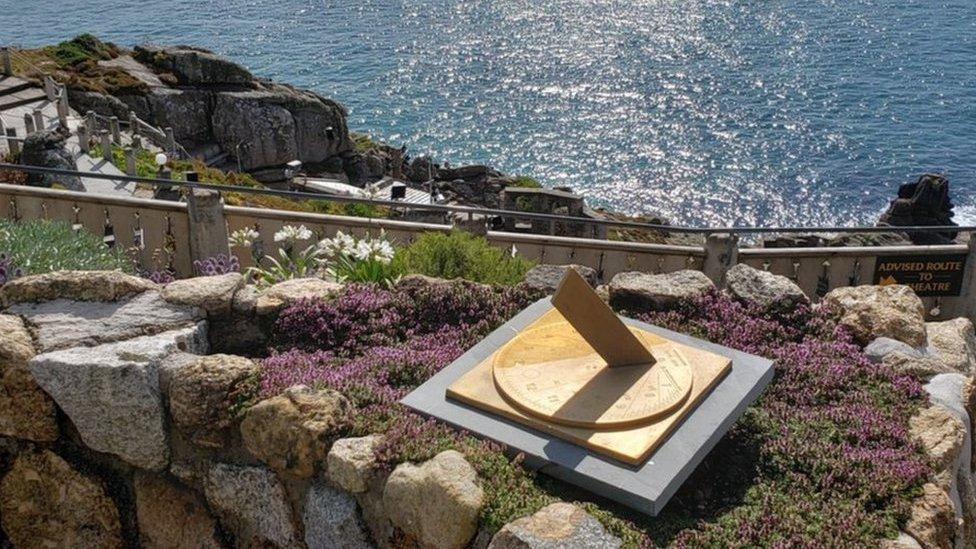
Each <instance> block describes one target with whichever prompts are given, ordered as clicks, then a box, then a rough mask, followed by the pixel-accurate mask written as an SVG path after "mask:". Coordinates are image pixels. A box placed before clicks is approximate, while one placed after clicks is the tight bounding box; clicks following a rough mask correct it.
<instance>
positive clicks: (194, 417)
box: [169, 355, 259, 448]
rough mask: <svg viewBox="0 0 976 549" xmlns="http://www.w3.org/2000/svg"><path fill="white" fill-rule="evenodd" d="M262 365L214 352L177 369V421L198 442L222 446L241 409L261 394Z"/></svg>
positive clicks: (172, 388)
mask: <svg viewBox="0 0 976 549" xmlns="http://www.w3.org/2000/svg"><path fill="white" fill-rule="evenodd" d="M258 372H259V369H258V366H257V364H255V363H254V362H253V361H251V360H248V359H246V358H242V357H238V356H233V355H211V356H206V357H202V358H200V359H199V360H197V361H196V362H194V363H192V364H189V365H187V366H185V367H183V368H180V369H179V370H177V371H176V372H175V373H174V374H173V376H172V379H171V381H170V385H169V411H170V415H171V416H172V418H173V423H174V424H175V425H176V427H177V428H179V429H181V430H182V431H184V432H185V433H186V434H187V435H188V437H189V438H190V440H191V441H193V442H194V443H195V444H198V445H201V446H206V447H215V448H219V447H221V446H223V445H224V442H225V439H226V435H227V431H228V429H230V428H232V427H234V426H236V425H237V422H238V421H239V414H240V411H241V408H242V407H243V406H244V404H245V403H247V402H248V401H249V400H251V399H252V398H254V396H255V395H256V394H257V376H258Z"/></svg>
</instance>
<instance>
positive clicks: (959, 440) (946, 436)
mask: <svg viewBox="0 0 976 549" xmlns="http://www.w3.org/2000/svg"><path fill="white" fill-rule="evenodd" d="M909 432H910V433H911V435H912V438H914V439H916V440H918V441H919V443H920V444H921V445H922V447H923V448H925V451H926V453H927V454H928V455H929V456H931V458H932V462H933V467H934V468H935V470H936V471H950V470H953V471H954V464H955V463H956V460H957V459H958V458H959V455H960V453H961V452H962V448H963V443H964V442H965V436H966V426H965V425H964V424H963V422H962V421H960V420H959V419H958V418H957V417H955V416H954V415H953V414H951V413H950V412H949V411H948V410H947V409H946V408H944V407H943V406H929V407H928V408H925V409H924V410H922V411H921V412H920V413H919V414H918V415H916V416H914V417H912V418H911V420H910V421H909ZM945 480H946V481H947V482H951V481H952V480H953V479H951V478H947V479H945ZM948 488H949V486H948V485H947V486H945V489H946V490H948Z"/></svg>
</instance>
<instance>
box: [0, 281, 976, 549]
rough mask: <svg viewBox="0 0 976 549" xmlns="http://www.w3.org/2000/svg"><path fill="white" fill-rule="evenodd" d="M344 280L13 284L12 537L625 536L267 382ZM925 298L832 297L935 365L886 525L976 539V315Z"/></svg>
mask: <svg viewBox="0 0 976 549" xmlns="http://www.w3.org/2000/svg"><path fill="white" fill-rule="evenodd" d="M549 278H552V277H549ZM767 278H768V277H767V276H765V275H760V274H757V273H750V272H748V271H744V272H740V273H737V274H736V276H735V277H734V280H733V282H735V283H736V284H738V285H739V286H740V287H739V289H738V290H737V294H736V295H737V296H738V297H739V298H741V299H750V297H749V296H752V295H759V296H760V297H761V298H762V300H764V302H767V303H768V304H769V306H775V305H776V304H777V303H779V302H780V301H784V300H789V301H797V300H802V298H801V297H800V296H799V295H798V294H797V291H798V289H797V288H795V285H793V284H792V282H791V281H789V280H787V279H785V278H783V279H782V280H779V279H776V280H768V281H767V280H766V279H767ZM780 278H782V277H780ZM764 281H765V282H764ZM767 282H768V283H767ZM760 283H763V284H765V286H764V287H763V288H757V284H760ZM689 288H691V289H692V290H693V291H694V292H699V291H707V289H708V288H707V285H706V284H700V283H699V280H698V279H696V278H695V275H693V274H691V273H689V272H681V273H677V274H675V275H674V276H673V277H668V276H667V275H646V274H643V273H628V274H627V275H626V276H622V277H621V278H620V279H619V280H615V281H614V282H611V283H610V285H609V288H608V293H609V296H608V297H609V298H610V299H617V300H621V301H623V302H625V303H634V302H642V303H650V304H655V305H660V304H662V303H665V302H668V300H673V299H677V298H676V294H678V293H681V292H687V291H691V290H689ZM339 289H340V288H339V286H337V285H334V284H331V283H327V282H323V281H320V280H298V281H289V282H288V283H284V284H281V285H279V286H277V287H272V288H271V289H269V290H265V291H263V292H262V291H258V290H256V289H255V288H254V287H252V286H248V285H245V284H244V279H243V278H242V277H241V276H240V275H237V274H231V275H224V276H221V277H211V278H198V279H190V280H184V281H179V282H176V283H172V284H170V285H168V286H166V287H160V286H157V285H155V284H152V283H150V282H146V281H144V280H141V279H138V278H134V277H129V276H126V275H123V274H121V273H115V272H87V273H75V272H71V273H52V274H49V275H42V276H35V277H25V278H21V279H18V280H16V281H14V282H13V283H10V284H7V285H5V286H3V287H2V288H0V302H2V303H3V306H4V307H5V309H3V310H2V311H0V526H2V535H3V536H5V538H6V540H7V541H9V542H10V543H12V545H13V546H15V547H33V546H62V547H137V546H138V547H188V546H192V547H214V548H216V547H287V548H291V547H295V548H303V547H310V548H317V547H337V548H348V549H359V548H366V547H425V548H456V549H460V548H464V547H478V548H483V547H494V548H508V547H519V548H523V547H525V548H543V547H546V548H548V547H584V548H585V547H593V548H604V547H606V548H612V547H618V546H620V544H621V542H620V540H619V539H617V538H615V537H614V536H613V535H611V534H609V533H608V532H607V531H606V530H605V529H604V528H603V526H602V525H601V524H600V523H599V522H598V521H597V520H595V519H594V518H593V517H592V516H590V515H587V514H586V513H585V512H584V511H583V510H582V509H580V508H578V507H574V506H572V505H569V504H565V503H557V504H554V505H550V506H548V507H545V508H543V509H541V510H539V511H538V512H536V513H535V514H532V515H530V516H526V517H522V518H520V519H518V520H515V521H513V522H511V523H510V524H508V525H506V526H505V527H504V528H502V529H501V530H500V531H499V532H498V533H496V534H494V535H493V536H492V535H489V534H488V533H486V532H480V531H479V522H478V521H479V515H480V513H481V512H482V510H483V506H484V505H485V494H484V492H483V490H482V487H481V480H480V479H479V478H478V476H477V474H476V472H475V470H474V469H473V468H472V467H471V465H470V464H469V463H468V462H467V461H466V460H465V458H464V456H463V455H462V454H460V453H458V452H455V451H450V450H449V451H445V452H442V453H440V454H438V455H436V456H435V457H433V458H432V459H430V460H429V461H427V462H424V463H403V464H400V465H398V466H397V467H395V468H394V469H393V470H392V471H387V470H383V469H381V468H379V467H378V466H377V464H376V461H375V457H374V450H375V449H376V448H377V447H378V445H379V444H380V443H381V442H382V440H383V435H382V433H376V434H374V435H371V436H366V437H360V438H347V439H339V440H335V438H336V435H335V434H334V433H333V430H334V427H335V425H336V424H337V421H338V419H339V418H340V417H341V416H342V414H344V413H346V411H347V410H348V407H349V403H348V401H347V400H346V398H345V397H344V396H343V395H341V394H339V393H336V392H334V391H330V390H316V389H313V388H309V387H304V386H296V387H292V388H290V389H288V390H287V391H285V392H284V393H282V394H280V395H278V396H274V397H271V398H268V399H265V400H259V398H258V396H257V395H258V382H259V366H258V364H256V363H255V362H254V361H253V360H251V359H249V358H246V357H245V356H241V355H242V354H246V353H247V352H248V349H249V348H253V347H254V346H255V345H256V346H258V347H261V346H263V344H264V339H265V338H266V337H267V332H268V328H269V327H270V326H271V325H272V323H273V321H274V318H275V317H276V315H277V314H278V312H279V311H280V310H281V309H282V308H283V307H286V306H287V305H288V304H290V303H292V302H294V301H295V300H297V299H301V298H303V297H306V296H309V295H316V296H323V297H328V296H330V295H333V294H334V293H335V292H336V291H338V290H339ZM912 298H914V295H909V294H907V293H906V292H904V291H902V290H900V289H897V288H896V289H893V290H880V289H878V288H876V287H871V286H866V287H861V288H855V289H850V290H845V291H843V292H840V293H839V294H838V295H834V296H830V295H828V300H827V301H829V302H830V303H832V305H831V306H833V307H835V308H836V309H837V314H838V318H840V319H841V321H842V322H844V323H849V324H850V325H851V327H852V329H854V330H855V331H856V332H857V334H858V337H859V338H860V339H861V340H862V341H863V342H864V343H866V344H867V347H866V352H867V354H868V355H869V356H870V357H871V358H872V359H873V360H876V361H878V362H882V363H887V364H896V365H897V364H907V365H908V366H905V368H906V370H909V369H910V370H911V371H912V372H915V373H916V374H918V373H919V372H921V374H918V375H921V376H922V377H923V378H925V379H926V380H927V382H926V385H925V390H926V391H927V392H928V394H929V405H928V406H927V407H925V408H924V409H922V410H921V411H920V412H919V414H918V415H917V416H916V417H914V418H912V419H911V422H910V428H911V433H912V436H913V437H914V438H915V439H916V441H917V442H918V444H919V445H920V446H921V447H923V448H924V449H925V450H926V452H927V453H928V454H929V455H930V456H931V458H932V463H933V464H934V468H935V471H936V473H935V474H934V475H933V477H932V478H931V479H930V480H929V482H928V483H927V484H926V485H925V486H924V489H923V490H922V493H921V494H920V495H919V497H918V498H917V499H916V500H915V501H914V502H913V503H912V509H911V519H910V520H909V521H908V523H907V524H906V525H905V526H904V528H903V530H904V531H903V532H902V533H901V536H900V537H899V538H898V539H897V540H890V541H889V542H887V545H888V546H889V547H926V548H929V547H970V546H976V527H974V525H976V481H974V477H973V471H974V466H976V455H974V453H973V442H972V433H973V427H974V415H973V412H974V410H976V384H974V383H973V379H972V372H973V371H974V367H976V360H974V359H976V339H974V334H973V326H972V323H971V322H969V321H968V320H965V319H955V320H950V321H945V322H939V323H925V322H924V319H923V318H922V312H921V310H920V307H919V306H918V304H917V303H916V301H917V298H914V300H913V299H912ZM242 334H243V335H242ZM255 338H256V340H255ZM215 350H216V351H220V352H219V353H216V354H211V353H213V352H214V351H215ZM899 361H900V362H899ZM3 541H4V540H3V539H0V543H2V542H3Z"/></svg>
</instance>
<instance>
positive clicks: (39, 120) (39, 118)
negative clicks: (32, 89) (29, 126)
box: [34, 109, 47, 131]
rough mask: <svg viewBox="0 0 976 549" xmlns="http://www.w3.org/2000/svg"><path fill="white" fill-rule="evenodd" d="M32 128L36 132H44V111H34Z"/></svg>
mask: <svg viewBox="0 0 976 549" xmlns="http://www.w3.org/2000/svg"><path fill="white" fill-rule="evenodd" d="M34 127H35V128H36V129H37V131H44V130H46V129H47V126H46V125H45V124H44V111H42V110H41V109H34Z"/></svg>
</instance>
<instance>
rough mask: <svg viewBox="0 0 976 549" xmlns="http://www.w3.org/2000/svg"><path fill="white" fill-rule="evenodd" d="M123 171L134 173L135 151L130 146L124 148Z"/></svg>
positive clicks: (128, 173)
mask: <svg viewBox="0 0 976 549" xmlns="http://www.w3.org/2000/svg"><path fill="white" fill-rule="evenodd" d="M125 173H126V175H135V174H136V151H135V150H134V149H133V148H132V147H126V148H125Z"/></svg>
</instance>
